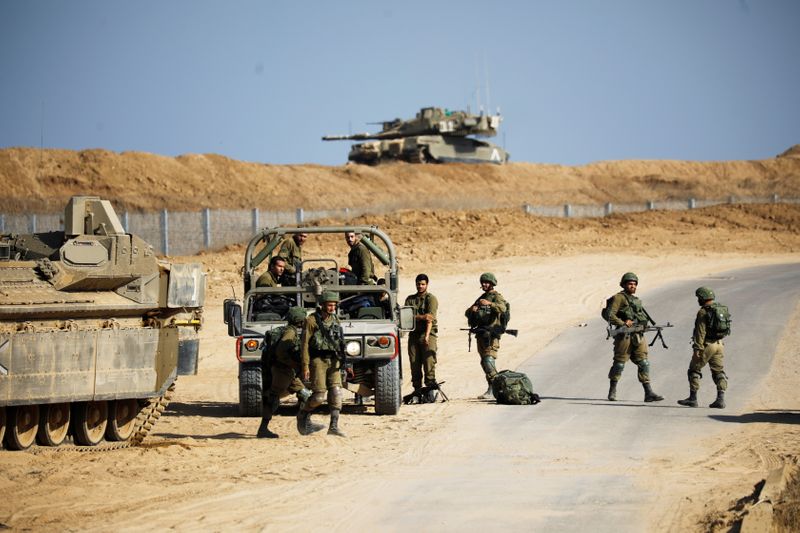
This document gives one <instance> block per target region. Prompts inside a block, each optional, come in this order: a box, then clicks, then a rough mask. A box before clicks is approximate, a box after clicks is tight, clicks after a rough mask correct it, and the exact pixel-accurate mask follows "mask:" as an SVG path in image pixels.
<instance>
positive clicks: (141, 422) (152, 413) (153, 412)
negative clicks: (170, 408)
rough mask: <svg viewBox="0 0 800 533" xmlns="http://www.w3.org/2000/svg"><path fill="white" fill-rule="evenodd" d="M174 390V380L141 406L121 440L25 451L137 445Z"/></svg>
mask: <svg viewBox="0 0 800 533" xmlns="http://www.w3.org/2000/svg"><path fill="white" fill-rule="evenodd" d="M174 392H175V382H173V383H172V385H170V386H169V387H168V388H167V390H166V391H164V394H162V395H161V396H159V397H157V398H151V399H150V400H148V401H147V404H146V405H145V406H144V407H142V409H141V410H140V411H139V414H138V415H137V416H136V427H135V429H134V430H133V434H132V435H131V436H130V438H129V439H128V440H126V441H123V442H108V441H103V442H101V443H99V444H98V445H97V446H77V445H75V444H62V445H61V446H56V447H48V446H38V445H37V446H32V447H31V448H29V449H28V450H27V451H28V452H29V453H33V454H35V455H39V454H43V453H53V452H82V453H96V452H107V451H111V450H122V449H125V448H133V447H135V446H139V445H140V444H141V443H142V441H144V439H145V437H147V435H148V433H150V430H151V429H153V426H154V425H155V423H156V422H157V421H158V419H159V418H161V414H162V413H163V412H164V411H165V410H166V408H167V405H169V402H170V401H171V400H172V395H173V394H174Z"/></svg>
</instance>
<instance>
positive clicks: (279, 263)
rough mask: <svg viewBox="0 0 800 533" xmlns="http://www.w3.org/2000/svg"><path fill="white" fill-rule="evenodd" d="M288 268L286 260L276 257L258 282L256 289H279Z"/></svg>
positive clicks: (270, 261)
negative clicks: (284, 272)
mask: <svg viewBox="0 0 800 533" xmlns="http://www.w3.org/2000/svg"><path fill="white" fill-rule="evenodd" d="M285 268H286V260H285V259H284V258H283V257H281V256H279V255H276V256H274V257H273V258H272V259H270V260H269V268H267V271H266V272H264V273H263V274H261V275H260V276H259V277H258V279H257V280H256V287H277V286H278V285H279V284H280V281H281V276H283V271H284V269H285Z"/></svg>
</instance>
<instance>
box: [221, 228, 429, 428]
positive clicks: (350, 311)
mask: <svg viewBox="0 0 800 533" xmlns="http://www.w3.org/2000/svg"><path fill="white" fill-rule="evenodd" d="M346 232H360V233H361V234H362V238H361V242H362V243H364V244H365V245H366V246H367V248H368V249H369V250H370V253H371V254H372V255H373V257H374V258H375V259H376V261H375V263H376V265H378V264H383V265H384V266H385V267H386V269H387V270H386V271H385V274H384V277H383V278H382V280H378V281H377V283H376V284H374V285H373V284H370V285H362V284H358V282H357V281H356V280H355V279H354V278H355V276H348V273H349V270H347V269H341V268H340V266H339V264H338V263H337V261H336V260H335V259H330V258H313V259H306V260H304V261H303V262H302V263H300V264H299V265H296V267H297V268H296V274H295V279H294V280H293V281H292V282H290V283H286V282H284V284H283V285H282V286H279V287H258V286H257V285H256V279H257V278H258V276H257V275H256V270H257V269H258V268H263V265H264V264H266V263H268V262H269V261H268V260H269V258H270V257H271V256H272V255H273V252H275V251H276V250H277V248H278V245H279V244H280V243H281V241H282V240H283V239H284V238H286V237H288V238H291V236H292V235H294V234H297V233H308V234H312V235H313V234H325V233H328V234H340V235H341V234H344V233H346ZM379 243H380V245H379ZM377 271H379V267H378V266H376V272H377ZM243 273H244V276H243V281H244V291H245V292H244V301H238V300H235V299H229V300H226V301H225V302H224V321H225V323H227V324H228V335H230V336H232V337H236V358H237V359H238V361H239V412H240V414H241V415H243V416H259V415H260V414H261V407H262V392H263V384H262V382H261V380H262V376H261V355H262V350H263V345H264V334H265V333H266V332H268V331H269V330H271V329H273V328H277V327H280V326H282V325H285V324H286V323H287V320H286V317H287V315H288V312H289V309H290V308H292V307H296V306H301V307H302V308H303V309H305V310H306V313H307V314H310V313H313V312H314V309H315V308H316V306H317V303H318V299H319V297H320V296H321V295H322V293H323V292H336V293H338V295H339V300H340V301H339V306H338V310H337V313H338V317H339V321H340V323H341V325H342V330H343V333H344V342H343V346H342V348H343V349H342V352H343V353H342V354H341V356H342V357H343V359H344V360H343V363H344V364H343V368H344V369H345V371H344V372H343V379H342V383H343V384H344V387H345V388H346V389H348V390H349V391H351V392H353V393H354V394H356V395H357V396H358V398H359V400H363V399H364V398H368V399H371V398H374V406H375V413H376V414H380V415H393V414H396V413H397V412H398V411H399V409H400V400H401V397H402V396H401V393H400V392H401V391H400V383H401V377H402V372H401V367H400V361H401V353H402V350H401V344H400V343H401V331H409V330H411V329H413V328H414V325H415V324H414V310H413V308H411V307H401V306H400V305H399V302H398V271H397V256H396V252H395V248H394V244H393V243H392V241H391V240H390V239H389V236H388V235H386V234H385V233H384V232H383V231H381V230H380V229H378V228H377V227H374V226H317V227H311V226H309V227H286V228H266V229H264V230H262V231H260V232H259V233H257V234H256V235H255V236H254V237H253V238H252V239H251V240H250V242H249V244H248V246H247V249H246V250H245V256H244V269H243Z"/></svg>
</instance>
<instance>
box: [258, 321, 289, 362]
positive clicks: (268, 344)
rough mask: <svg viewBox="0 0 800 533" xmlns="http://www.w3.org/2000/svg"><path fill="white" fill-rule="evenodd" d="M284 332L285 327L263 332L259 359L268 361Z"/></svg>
mask: <svg viewBox="0 0 800 533" xmlns="http://www.w3.org/2000/svg"><path fill="white" fill-rule="evenodd" d="M285 332H286V326H278V327H277V328H272V329H271V330H269V331H265V332H264V344H263V345H262V346H261V359H262V360H263V361H269V360H270V359H271V358H272V355H273V354H274V353H275V347H276V346H278V343H279V342H280V341H281V337H283V334H284V333H285Z"/></svg>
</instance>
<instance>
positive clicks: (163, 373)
mask: <svg viewBox="0 0 800 533" xmlns="http://www.w3.org/2000/svg"><path fill="white" fill-rule="evenodd" d="M204 299H205V274H204V273H203V271H202V268H201V265H199V264H182V265H181V264H170V263H167V262H164V261H160V260H158V259H157V258H156V256H155V254H154V253H153V248H152V247H151V246H150V245H149V244H147V243H146V242H144V241H143V240H142V239H140V238H139V237H137V236H135V235H130V234H128V233H126V232H125V230H124V228H123V227H122V224H121V223H120V220H119V218H118V217H117V215H116V213H115V212H114V209H113V207H112V206H111V204H110V202H108V201H106V200H101V199H100V198H98V197H94V196H76V197H73V198H72V199H71V200H70V201H69V203H68V204H67V207H66V210H65V216H64V231H53V232H48V233H35V234H28V235H18V234H7V235H0V437H2V438H0V440H2V441H3V442H4V444H5V447H6V448H7V449H11V450H23V449H26V448H28V447H29V446H31V445H32V444H34V442H38V443H39V444H40V445H42V446H59V445H62V443H64V441H65V439H67V437H68V436H71V437H72V440H73V443H74V444H75V445H79V446H96V445H98V444H100V443H101V442H102V441H103V440H104V439H105V440H106V441H112V443H107V444H104V445H103V446H108V447H123V446H129V445H135V444H138V443H140V442H141V441H142V439H144V437H145V435H147V433H148V431H149V430H150V429H151V428H152V425H153V423H154V422H155V421H156V420H157V419H158V417H159V416H160V415H161V413H162V412H163V411H164V408H165V407H166V404H167V403H168V402H169V398H170V395H171V392H172V390H173V387H174V384H175V380H176V378H177V376H178V374H195V373H196V372H197V357H198V348H199V340H198V336H197V330H198V329H199V328H200V325H201V313H202V306H203V301H204Z"/></svg>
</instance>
